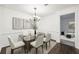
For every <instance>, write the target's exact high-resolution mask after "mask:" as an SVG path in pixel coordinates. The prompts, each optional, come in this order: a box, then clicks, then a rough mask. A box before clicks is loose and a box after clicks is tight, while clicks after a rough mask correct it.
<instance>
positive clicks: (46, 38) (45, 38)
mask: <svg viewBox="0 0 79 59" xmlns="http://www.w3.org/2000/svg"><path fill="white" fill-rule="evenodd" d="M50 39H51V34H50V33H47V34H46V35H45V37H44V39H43V42H44V43H45V44H46V49H47V43H48V42H49V46H50Z"/></svg>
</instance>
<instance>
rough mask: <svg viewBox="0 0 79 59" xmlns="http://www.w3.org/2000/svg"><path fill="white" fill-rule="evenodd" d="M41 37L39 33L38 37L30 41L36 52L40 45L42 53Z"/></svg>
mask: <svg viewBox="0 0 79 59" xmlns="http://www.w3.org/2000/svg"><path fill="white" fill-rule="evenodd" d="M43 37H44V35H42V34H40V35H39V36H38V37H36V39H35V41H33V42H31V43H30V44H31V45H32V46H33V47H34V48H35V49H36V54H37V51H38V48H39V47H40V46H42V53H43Z"/></svg>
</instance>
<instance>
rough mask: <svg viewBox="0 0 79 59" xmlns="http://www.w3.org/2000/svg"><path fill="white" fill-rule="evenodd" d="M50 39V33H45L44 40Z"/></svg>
mask: <svg viewBox="0 0 79 59" xmlns="http://www.w3.org/2000/svg"><path fill="white" fill-rule="evenodd" d="M50 39H51V34H50V33H47V34H46V41H49V40H50Z"/></svg>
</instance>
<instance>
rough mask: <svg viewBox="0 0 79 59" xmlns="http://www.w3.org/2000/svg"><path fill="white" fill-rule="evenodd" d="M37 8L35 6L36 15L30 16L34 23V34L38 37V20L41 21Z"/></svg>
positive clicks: (31, 21) (32, 23)
mask: <svg viewBox="0 0 79 59" xmlns="http://www.w3.org/2000/svg"><path fill="white" fill-rule="evenodd" d="M36 11H37V8H34V16H33V17H32V18H30V19H29V20H30V23H31V25H32V28H33V29H34V35H35V37H36V30H37V22H39V21H40V17H38V16H37V13H36Z"/></svg>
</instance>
